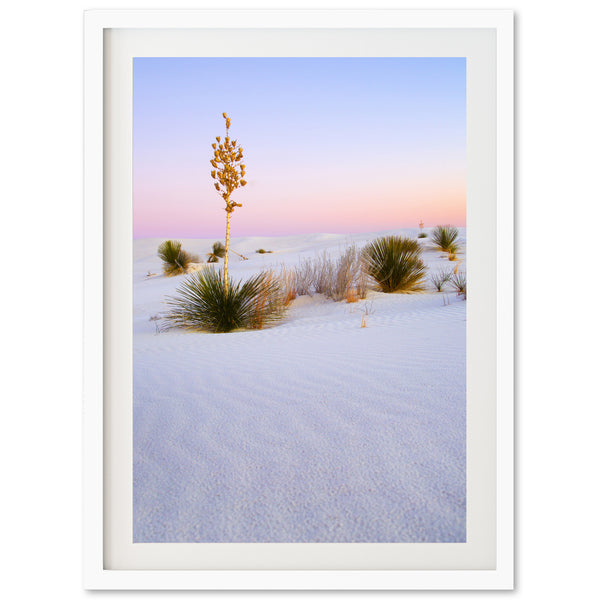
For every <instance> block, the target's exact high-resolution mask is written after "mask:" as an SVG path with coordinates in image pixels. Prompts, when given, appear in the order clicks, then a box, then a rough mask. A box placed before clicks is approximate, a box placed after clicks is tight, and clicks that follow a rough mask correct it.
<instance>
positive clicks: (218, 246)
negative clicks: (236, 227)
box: [206, 242, 225, 263]
mask: <svg viewBox="0 0 600 600" xmlns="http://www.w3.org/2000/svg"><path fill="white" fill-rule="evenodd" d="M206 256H207V258H208V260H207V261H206V262H209V263H216V262H219V259H220V258H223V257H224V256H225V246H223V244H222V243H221V242H215V243H214V244H213V245H212V252H209V253H208V254H207V255H206Z"/></svg>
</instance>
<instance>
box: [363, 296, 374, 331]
mask: <svg viewBox="0 0 600 600" xmlns="http://www.w3.org/2000/svg"><path fill="white" fill-rule="evenodd" d="M360 312H362V317H361V319H360V327H361V329H362V328H363V327H366V326H367V319H368V318H369V315H372V314H373V313H374V312H375V311H374V310H373V302H365V304H364V306H362V307H361V308H360Z"/></svg>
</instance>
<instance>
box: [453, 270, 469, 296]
mask: <svg viewBox="0 0 600 600" xmlns="http://www.w3.org/2000/svg"><path fill="white" fill-rule="evenodd" d="M450 283H451V285H452V287H453V288H454V289H455V290H456V293H457V294H458V295H459V296H462V297H463V298H464V299H465V300H466V299H467V274H466V273H465V272H464V271H457V272H456V273H454V274H453V275H452V277H451V278H450Z"/></svg>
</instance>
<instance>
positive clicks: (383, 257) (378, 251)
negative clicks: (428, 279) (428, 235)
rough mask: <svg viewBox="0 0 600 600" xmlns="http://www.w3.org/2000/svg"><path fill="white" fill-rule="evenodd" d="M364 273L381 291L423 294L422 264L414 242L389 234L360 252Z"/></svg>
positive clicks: (423, 270)
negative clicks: (365, 272) (363, 262)
mask: <svg viewBox="0 0 600 600" xmlns="http://www.w3.org/2000/svg"><path fill="white" fill-rule="evenodd" d="M363 257H364V261H365V267H366V271H367V273H368V275H369V277H371V279H372V280H373V281H374V282H375V283H376V284H377V286H378V287H379V289H380V290H381V291H382V292H387V293H391V292H404V293H408V292H420V291H423V289H424V287H423V279H424V277H425V271H426V267H425V263H424V262H423V261H422V260H421V247H420V246H419V243H418V242H417V241H416V240H413V239H410V238H406V237H402V236H395V235H390V236H386V237H380V238H377V239H376V240H374V241H373V242H371V243H370V244H369V245H367V246H366V247H365V248H364V250H363Z"/></svg>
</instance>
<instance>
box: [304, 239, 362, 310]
mask: <svg viewBox="0 0 600 600" xmlns="http://www.w3.org/2000/svg"><path fill="white" fill-rule="evenodd" d="M293 271H294V277H293V278H294V284H295V286H296V287H295V292H296V296H305V295H308V296H312V295H313V294H323V295H324V296H327V297H328V298H331V299H332V300H334V301H336V302H339V301H340V300H346V301H347V302H356V301H358V300H359V299H361V298H364V297H365V296H366V294H367V276H366V273H365V270H364V268H363V264H362V256H361V254H360V252H359V251H358V249H357V248H356V246H349V247H348V248H346V250H345V252H344V253H343V254H342V255H341V256H340V257H339V258H338V259H334V258H332V257H331V256H330V255H329V254H328V253H327V252H323V253H322V254H320V255H319V256H317V257H315V258H308V259H306V258H305V259H303V260H302V261H301V262H300V264H299V265H298V266H297V267H295V268H294V269H293Z"/></svg>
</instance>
